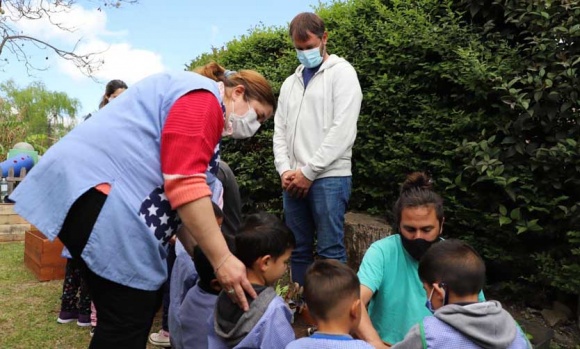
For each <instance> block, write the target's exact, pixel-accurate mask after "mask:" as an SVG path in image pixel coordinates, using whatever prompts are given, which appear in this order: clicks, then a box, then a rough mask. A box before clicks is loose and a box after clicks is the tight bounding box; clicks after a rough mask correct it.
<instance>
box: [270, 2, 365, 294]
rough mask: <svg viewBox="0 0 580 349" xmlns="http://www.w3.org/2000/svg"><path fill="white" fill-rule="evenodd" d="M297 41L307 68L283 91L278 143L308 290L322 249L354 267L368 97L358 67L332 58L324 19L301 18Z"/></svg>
mask: <svg viewBox="0 0 580 349" xmlns="http://www.w3.org/2000/svg"><path fill="white" fill-rule="evenodd" d="M290 37H291V38H292V42H293V44H294V47H295V48H296V53H297V56H298V60H299V61H300V63H301V64H300V66H298V68H297V69H296V72H295V73H294V74H292V75H291V76H290V77H288V78H287V79H286V80H285V81H284V83H283V85H282V88H281V89H280V98H279V99H278V108H277V111H276V115H275V116H274V126H275V127H274V139H273V144H274V158H275V159H274V162H275V165H276V170H277V171H278V173H279V174H280V180H281V183H282V189H283V204H284V217H285V222H286V224H287V225H288V227H289V228H290V230H292V232H293V233H294V236H295V237H296V249H295V250H294V252H293V253H292V262H291V263H292V280H293V281H294V282H297V283H298V284H300V285H303V284H304V273H305V272H306V268H308V266H309V265H310V264H311V263H312V262H313V261H314V249H315V246H316V254H317V255H318V257H320V258H325V259H336V260H339V261H341V262H343V263H344V262H346V250H345V247H344V229H343V226H344V214H345V212H346V208H347V205H348V200H349V198H350V191H351V184H352V172H351V157H352V146H353V144H354V141H355V138H356V132H357V120H358V116H359V112H360V107H361V102H362V91H361V87H360V84H359V81H358V77H357V73H356V71H355V70H354V68H353V67H352V65H350V63H348V62H347V61H346V60H345V59H343V58H340V57H338V56H336V55H331V54H329V53H328V50H327V48H326V44H327V40H328V33H327V32H326V29H325V26H324V22H323V21H322V19H321V18H320V17H318V16H317V15H316V14H314V13H309V12H305V13H300V14H299V15H297V16H296V17H294V19H293V20H292V22H291V23H290Z"/></svg>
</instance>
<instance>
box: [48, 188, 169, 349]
mask: <svg viewBox="0 0 580 349" xmlns="http://www.w3.org/2000/svg"><path fill="white" fill-rule="evenodd" d="M106 199H107V195H105V194H103V193H101V192H99V191H98V190H96V189H90V190H89V191H87V192H86V193H84V194H83V195H82V196H81V197H79V198H78V199H77V201H75V203H74V204H73V205H72V206H71V209H70V210H69V212H68V214H67V216H66V218H65V221H64V223H63V226H62V229H61V231H60V233H59V235H58V237H59V239H60V240H61V241H62V243H63V244H64V245H65V246H66V247H67V248H68V250H69V251H70V253H71V255H72V256H73V258H76V259H77V260H79V261H82V258H81V253H82V251H83V249H84V247H85V246H86V244H87V241H88V240H89V237H90V235H91V231H92V230H93V226H94V225H95V222H96V220H97V217H98V216H99V213H100V212H101V209H102V207H103V205H104V204H105V201H106ZM111 243H113V244H114V243H115V242H114V241H111ZM119 248H128V247H127V246H119ZM81 270H82V273H83V276H84V277H85V280H86V281H87V284H88V286H89V290H90V293H91V297H92V299H93V303H94V304H95V308H96V309H97V314H98V316H99V318H98V325H97V328H96V329H95V334H94V336H93V338H92V340H91V344H90V345H89V348H90V349H109V348H123V349H133V348H135V349H144V348H145V347H146V346H147V338H148V336H149V331H150V329H151V324H152V323H153V318H154V317H155V313H156V311H157V309H159V306H160V305H161V297H162V294H163V292H162V290H157V291H144V290H139V289H135V288H132V287H128V286H124V285H121V284H118V283H116V282H113V281H110V280H107V279H106V278H103V277H101V276H99V275H97V274H95V273H93V272H92V271H91V270H90V269H89V268H88V267H87V266H86V264H85V263H84V261H82V268H81Z"/></svg>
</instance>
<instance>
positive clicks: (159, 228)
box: [139, 186, 181, 246]
mask: <svg viewBox="0 0 580 349" xmlns="http://www.w3.org/2000/svg"><path fill="white" fill-rule="evenodd" d="M139 217H140V218H141V219H142V220H143V221H144V222H145V224H147V227H148V228H149V230H150V231H151V233H153V234H154V235H155V237H156V238H157V240H160V241H161V242H162V244H163V246H166V245H167V242H168V241H169V239H170V238H171V236H173V234H175V232H177V228H178V227H179V225H180V224H181V220H180V219H179V216H178V215H177V211H175V210H172V209H171V205H170V204H169V200H167V196H165V191H164V188H163V186H160V187H157V188H155V190H153V191H152V192H151V194H149V196H147V198H146V199H145V201H143V203H142V204H141V209H140V210H139Z"/></svg>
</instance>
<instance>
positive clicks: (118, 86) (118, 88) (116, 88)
mask: <svg viewBox="0 0 580 349" xmlns="http://www.w3.org/2000/svg"><path fill="white" fill-rule="evenodd" d="M127 88H128V87H127V84H126V83H125V82H124V81H123V80H118V79H117V80H111V81H109V82H108V83H107V85H106V86H105V93H104V94H103V97H102V98H101V102H100V103H99V109H101V108H103V107H104V106H105V105H107V104H108V103H109V102H110V101H112V100H113V99H115V98H117V97H119V95H120V94H121V93H123V92H125V90H127ZM91 116H92V115H91V114H90V113H89V114H88V115H87V116H86V117H85V120H87V119H88V118H90V117H91ZM96 327H97V309H96V308H95V304H94V303H93V302H92V301H91V337H92V336H94V334H95V328H96Z"/></svg>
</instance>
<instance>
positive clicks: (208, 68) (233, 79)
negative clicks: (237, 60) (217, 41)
mask: <svg viewBox="0 0 580 349" xmlns="http://www.w3.org/2000/svg"><path fill="white" fill-rule="evenodd" d="M193 71H194V72H196V73H198V74H200V75H203V76H205V77H207V78H210V79H212V80H214V81H221V82H223V83H224V86H225V87H236V86H238V85H242V86H244V88H245V93H244V95H245V99H246V100H250V99H251V100H256V101H258V102H260V103H263V104H266V105H270V106H272V108H274V107H275V106H276V98H275V97H274V91H273V90H272V86H271V85H270V83H269V82H268V80H266V78H265V77H264V76H263V75H262V74H260V73H258V72H256V71H254V70H240V71H232V70H226V69H225V68H223V67H222V66H220V65H219V64H217V63H215V62H211V63H208V64H206V65H204V66H201V67H198V68H195V69H194V70H193Z"/></svg>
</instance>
